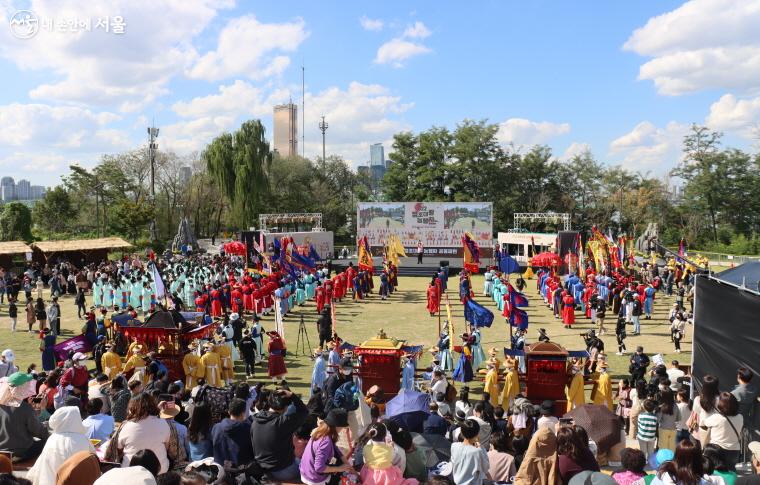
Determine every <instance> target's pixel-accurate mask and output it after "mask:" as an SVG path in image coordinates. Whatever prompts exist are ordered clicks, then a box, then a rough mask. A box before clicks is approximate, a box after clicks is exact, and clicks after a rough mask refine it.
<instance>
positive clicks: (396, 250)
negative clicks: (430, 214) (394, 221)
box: [385, 234, 406, 266]
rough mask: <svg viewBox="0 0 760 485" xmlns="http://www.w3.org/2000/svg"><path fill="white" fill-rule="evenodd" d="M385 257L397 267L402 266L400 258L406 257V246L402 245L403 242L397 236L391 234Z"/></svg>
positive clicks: (387, 241) (387, 242)
mask: <svg viewBox="0 0 760 485" xmlns="http://www.w3.org/2000/svg"><path fill="white" fill-rule="evenodd" d="M385 255H386V257H387V258H388V261H390V262H391V263H393V264H394V265H395V266H399V265H400V263H401V260H400V259H399V258H405V257H406V250H404V245H403V244H401V240H400V239H399V238H398V236H397V235H396V234H391V235H390V236H388V239H387V240H386V242H385Z"/></svg>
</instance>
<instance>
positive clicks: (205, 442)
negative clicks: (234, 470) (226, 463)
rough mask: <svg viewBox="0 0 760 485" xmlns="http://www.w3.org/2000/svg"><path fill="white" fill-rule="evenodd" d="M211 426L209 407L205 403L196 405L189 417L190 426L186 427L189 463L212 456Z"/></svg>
mask: <svg viewBox="0 0 760 485" xmlns="http://www.w3.org/2000/svg"><path fill="white" fill-rule="evenodd" d="M211 426H212V419H211V407H210V406H209V405H208V404H206V403H205V402H200V403H198V404H196V405H195V407H194V408H193V414H191V415H190V425H189V426H188V427H187V445H188V447H189V448H190V458H189V459H190V461H199V460H203V459H204V458H208V457H210V456H214V446H213V444H212V443H211ZM221 464H222V463H220V465H221Z"/></svg>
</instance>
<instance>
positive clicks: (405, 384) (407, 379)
mask: <svg viewBox="0 0 760 485" xmlns="http://www.w3.org/2000/svg"><path fill="white" fill-rule="evenodd" d="M414 370H415V364H414V359H409V360H407V361H406V364H405V365H404V370H403V371H402V372H401V389H403V390H405V391H413V390H414Z"/></svg>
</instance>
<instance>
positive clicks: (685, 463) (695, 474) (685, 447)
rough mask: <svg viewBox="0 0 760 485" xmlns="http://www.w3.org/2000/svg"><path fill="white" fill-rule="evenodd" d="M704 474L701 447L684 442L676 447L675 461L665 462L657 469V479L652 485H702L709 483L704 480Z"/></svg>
mask: <svg viewBox="0 0 760 485" xmlns="http://www.w3.org/2000/svg"><path fill="white" fill-rule="evenodd" d="M666 450H667V449H666ZM704 473H705V472H704V465H703V463H702V453H701V452H700V450H699V445H698V444H695V443H693V442H691V441H687V440H683V441H681V442H680V443H678V445H677V446H676V452H675V455H674V456H673V459H672V460H670V461H666V462H664V463H663V464H662V465H660V467H659V468H658V469H657V478H656V479H655V480H654V481H653V482H652V483H660V484H662V483H666V484H667V483H675V484H698V485H701V484H703V483H707V482H706V481H703V479H702V477H703V475H704Z"/></svg>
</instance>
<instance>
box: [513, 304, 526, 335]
mask: <svg viewBox="0 0 760 485" xmlns="http://www.w3.org/2000/svg"><path fill="white" fill-rule="evenodd" d="M509 324H510V325H512V326H513V327H517V328H519V329H521V330H525V329H526V328H528V314H527V313H526V312H525V310H520V309H519V308H513V309H512V311H511V312H510V314H509Z"/></svg>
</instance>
